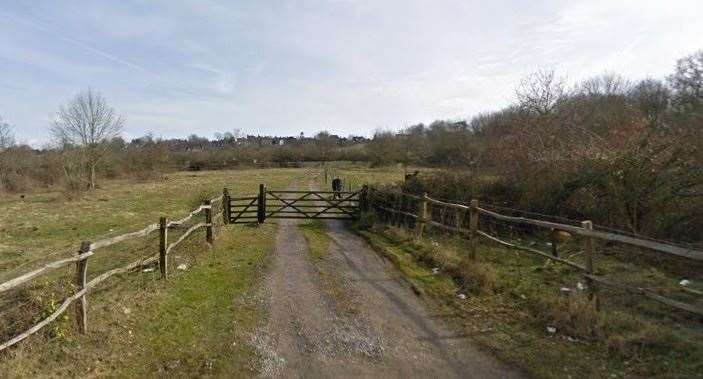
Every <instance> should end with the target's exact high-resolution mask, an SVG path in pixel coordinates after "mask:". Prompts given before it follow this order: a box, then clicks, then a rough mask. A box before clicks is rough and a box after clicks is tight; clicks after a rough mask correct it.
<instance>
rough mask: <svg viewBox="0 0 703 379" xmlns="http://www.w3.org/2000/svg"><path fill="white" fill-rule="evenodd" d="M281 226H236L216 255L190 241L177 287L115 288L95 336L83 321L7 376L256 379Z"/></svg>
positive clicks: (94, 318)
mask: <svg viewBox="0 0 703 379" xmlns="http://www.w3.org/2000/svg"><path fill="white" fill-rule="evenodd" d="M274 235H275V225H272V224H268V225H261V226H258V227H249V226H229V227H226V228H225V229H223V230H221V231H220V232H219V233H218V234H217V235H216V237H217V238H216V241H215V247H214V248H212V249H207V248H206V247H205V246H204V244H203V243H202V241H201V240H200V239H198V240H189V242H188V243H187V244H185V245H184V247H183V248H180V247H179V249H177V251H176V252H175V253H174V263H178V264H180V263H186V264H187V266H188V268H187V269H186V270H185V271H181V270H174V272H173V273H172V276H171V278H169V279H168V280H160V279H158V274H157V273H156V272H151V273H144V272H134V273H130V274H126V275H121V276H119V277H117V278H115V279H111V281H110V283H109V285H108V286H107V288H102V289H101V290H99V291H96V292H94V293H91V294H90V295H89V297H88V302H89V310H88V317H89V320H90V321H89V322H90V324H89V331H88V334H87V335H85V336H82V335H78V334H76V333H75V332H74V331H73V323H74V320H73V313H72V312H68V317H67V319H66V320H64V321H62V322H60V324H59V329H60V330H61V333H60V336H56V335H55V334H52V333H48V332H47V333H40V334H38V335H36V336H33V337H30V339H28V340H26V341H24V342H23V343H21V344H20V345H18V347H16V348H13V349H11V350H10V351H9V353H7V354H4V356H3V357H2V359H1V360H0V372H3V373H5V374H6V375H7V376H6V377H8V376H9V377H47V376H58V377H76V376H112V377H125V378H131V377H152V376H175V377H194V376H218V377H219V376H227V377H251V376H254V375H255V374H256V372H255V365H253V363H252V362H254V361H255V354H254V351H253V349H252V348H251V347H250V346H249V344H248V341H249V333H252V332H253V331H254V329H255V328H256V327H257V326H258V325H259V322H260V320H261V319H262V318H263V317H264V315H263V313H262V312H263V310H262V309H260V306H259V305H258V302H257V301H255V293H256V288H257V286H258V283H259V281H260V279H261V273H262V271H263V267H264V265H265V264H266V262H267V257H268V253H269V252H270V251H271V250H272V248H273V242H272V241H273V240H274Z"/></svg>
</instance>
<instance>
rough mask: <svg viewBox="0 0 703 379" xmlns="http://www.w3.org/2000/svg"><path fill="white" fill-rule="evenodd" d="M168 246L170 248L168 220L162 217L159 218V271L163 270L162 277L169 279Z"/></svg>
mask: <svg viewBox="0 0 703 379" xmlns="http://www.w3.org/2000/svg"><path fill="white" fill-rule="evenodd" d="M166 248H168V220H166V217H161V218H159V271H161V279H168V257H167V256H166Z"/></svg>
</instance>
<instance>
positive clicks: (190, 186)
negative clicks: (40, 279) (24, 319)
mask: <svg viewBox="0 0 703 379" xmlns="http://www.w3.org/2000/svg"><path fill="white" fill-rule="evenodd" d="M310 172H311V169H258V170H236V171H207V172H205V171H203V172H178V173H173V174H169V175H167V176H166V177H165V179H164V180H161V181H155V182H134V181H127V180H115V181H104V182H102V183H101V185H102V188H100V189H97V190H95V191H91V192H87V193H85V194H84V195H83V196H82V197H81V198H80V199H78V200H67V199H66V198H65V196H64V195H63V194H62V193H59V192H48V193H34V194H27V196H26V197H25V198H24V199H20V198H19V197H18V196H12V197H7V196H5V197H0V209H2V212H0V281H2V280H7V279H9V278H12V277H14V276H16V275H18V274H20V273H23V272H25V271H27V270H29V269H31V268H32V267H37V266H39V265H41V264H43V263H46V262H48V261H51V260H55V259H58V258H60V257H63V256H66V255H69V254H73V252H75V251H77V249H78V246H79V245H80V242H81V241H82V240H96V239H100V238H104V237H109V236H114V235H118V234H121V233H125V232H129V231H134V230H138V229H141V228H143V227H144V226H145V225H147V224H151V223H156V222H158V220H159V217H161V216H166V217H169V218H171V219H177V218H180V217H183V216H184V215H185V214H187V212H189V211H190V210H191V209H193V208H195V207H196V206H197V203H198V200H200V199H201V198H203V197H210V196H212V197H214V196H216V195H217V194H219V193H221V191H222V188H223V187H228V188H229V189H230V193H231V194H232V195H248V194H255V193H257V192H258V186H259V184H260V183H265V184H267V185H268V187H269V188H285V187H286V186H287V185H288V183H289V182H290V180H291V179H292V178H293V177H296V176H300V175H303V174H306V173H310ZM119 248H120V249H124V247H123V246H120V247H119ZM105 251H110V250H105ZM106 254H107V253H106ZM122 256H124V254H122ZM111 263H112V261H111V262H107V263H105V265H104V267H105V268H111V267H112V266H111ZM96 265H97V266H96ZM102 265H103V262H99V261H97V260H94V261H93V262H92V265H91V268H99V267H100V266H102Z"/></svg>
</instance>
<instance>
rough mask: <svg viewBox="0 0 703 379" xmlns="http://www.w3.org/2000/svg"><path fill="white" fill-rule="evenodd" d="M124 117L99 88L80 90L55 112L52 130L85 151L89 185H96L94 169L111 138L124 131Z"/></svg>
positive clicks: (66, 143)
mask: <svg viewBox="0 0 703 379" xmlns="http://www.w3.org/2000/svg"><path fill="white" fill-rule="evenodd" d="M123 125H124V119H123V118H122V117H120V116H118V115H116V114H115V110H114V109H113V108H111V107H110V106H108V105H107V101H106V100H105V98H104V97H103V96H102V94H100V93H99V92H95V91H93V90H91V89H88V90H87V91H84V92H81V93H79V94H78V95H76V97H75V98H73V100H71V101H70V102H69V103H68V105H66V106H62V107H61V108H60V109H59V112H58V114H57V115H56V120H55V121H54V124H53V125H52V127H51V132H52V134H53V135H54V137H55V138H56V140H57V141H58V142H59V143H61V144H62V145H63V146H73V147H79V148H80V150H81V152H82V153H83V156H84V159H85V165H86V172H87V175H88V183H89V184H88V186H89V188H91V189H93V188H95V171H96V168H97V167H98V165H99V164H100V162H101V160H102V159H103V158H104V157H105V155H106V153H107V148H108V142H109V141H110V140H111V139H112V138H114V137H116V136H118V135H119V134H120V132H121V131H122V127H123Z"/></svg>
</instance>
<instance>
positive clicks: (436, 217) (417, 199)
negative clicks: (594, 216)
mask: <svg viewBox="0 0 703 379" xmlns="http://www.w3.org/2000/svg"><path fill="white" fill-rule="evenodd" d="M368 201H369V207H370V209H372V210H374V211H375V212H377V213H379V214H381V215H382V216H383V217H381V221H385V222H390V223H394V224H400V223H401V221H402V220H409V222H403V223H405V224H410V225H411V226H412V227H413V229H414V230H415V233H416V236H417V238H422V235H423V232H424V230H425V228H426V227H428V226H429V227H434V228H438V229H441V230H444V231H449V232H453V233H458V234H460V235H463V236H466V237H467V238H468V239H469V241H470V243H469V257H470V258H471V259H476V250H477V242H478V237H482V238H484V239H486V240H489V241H491V242H494V243H497V244H499V245H501V246H505V247H507V248H510V249H515V250H518V251H524V252H527V253H531V254H535V255H539V256H541V257H543V258H546V259H549V260H551V261H554V262H558V263H560V264H564V265H567V266H569V267H571V268H573V269H575V270H577V271H578V272H580V273H581V274H582V275H583V276H584V278H585V280H586V282H587V283H588V289H589V292H590V296H591V297H594V296H595V294H596V291H597V287H598V285H602V286H607V287H611V288H613V289H616V290H620V291H626V292H629V293H634V294H638V295H642V296H645V297H647V298H649V299H651V300H654V301H656V302H659V303H662V304H665V305H667V306H670V307H673V308H675V309H680V310H684V311H686V312H689V313H692V314H695V315H697V316H703V309H700V308H699V307H696V306H694V305H692V304H688V303H684V302H681V301H678V300H675V299H670V298H667V297H664V296H662V295H659V294H657V293H654V292H653V291H651V290H648V289H646V288H640V287H631V286H625V285H622V284H619V283H615V282H613V281H610V280H606V279H605V278H602V277H600V276H598V275H596V273H595V262H594V244H593V241H594V240H596V239H597V240H602V241H609V242H618V243H623V244H627V245H630V246H635V247H639V248H645V249H649V250H653V251H657V252H660V253H664V254H667V255H670V256H674V257H679V258H685V259H690V260H694V261H699V262H700V261H703V252H702V251H697V250H693V249H688V248H684V247H681V246H675V245H670V244H665V243H662V242H659V241H651V240H647V239H642V238H636V237H632V236H627V235H622V234H617V233H610V232H603V231H598V230H594V229H593V224H592V222H591V221H588V220H585V221H583V222H581V225H580V226H574V225H568V224H563V223H556V222H550V221H544V220H537V219H531V218H525V217H514V216H508V215H504V214H501V213H498V212H495V211H493V210H489V209H486V208H485V207H481V204H480V203H479V202H478V200H471V203H470V205H468V206H467V205H463V204H455V203H450V202H446V201H440V200H435V199H432V198H430V197H428V196H427V194H423V195H421V196H417V195H412V194H408V193H402V192H392V191H382V190H378V189H375V188H370V189H369V200H368ZM428 207H430V208H432V209H429V210H428ZM479 216H483V217H487V218H489V219H495V220H500V221H503V222H507V223H511V224H523V225H529V226H532V227H537V228H544V229H548V230H551V231H565V232H568V233H570V234H572V235H576V236H580V237H582V239H583V243H582V250H583V253H584V257H585V264H579V263H576V262H572V261H570V260H568V259H565V258H562V257H559V255H558V253H557V250H556V241H552V242H551V243H552V246H553V251H552V253H551V254H549V253H546V252H543V251H540V250H537V249H534V248H532V247H528V246H521V245H518V244H515V243H512V242H508V241H505V240H502V239H500V238H498V237H496V236H494V235H491V234H489V232H488V231H486V230H481V229H480V227H479Z"/></svg>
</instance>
